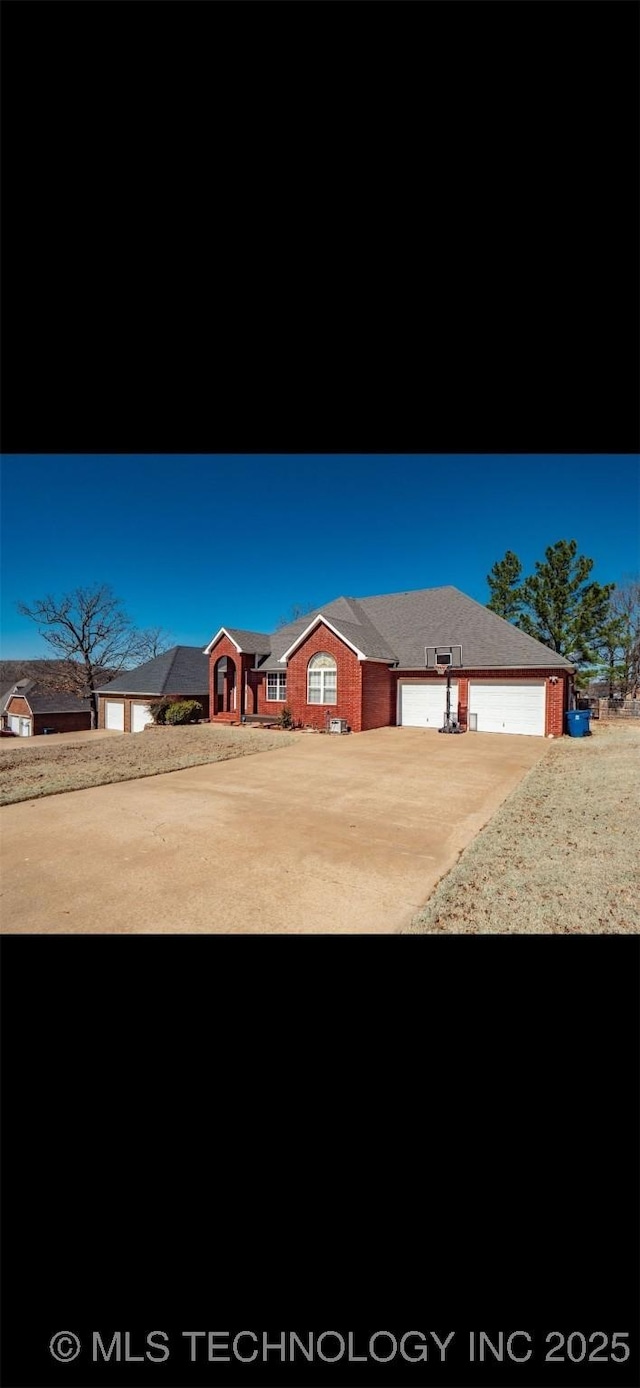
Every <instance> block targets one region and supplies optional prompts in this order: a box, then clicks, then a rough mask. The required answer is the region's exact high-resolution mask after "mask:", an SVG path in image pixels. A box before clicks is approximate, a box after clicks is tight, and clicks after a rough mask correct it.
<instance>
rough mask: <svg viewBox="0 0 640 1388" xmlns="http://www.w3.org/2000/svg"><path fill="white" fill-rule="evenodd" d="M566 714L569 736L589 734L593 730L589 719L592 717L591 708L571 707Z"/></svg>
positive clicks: (586, 735)
mask: <svg viewBox="0 0 640 1388" xmlns="http://www.w3.org/2000/svg"><path fill="white" fill-rule="evenodd" d="M564 716H565V722H566V728H567V732H568V734H569V737H588V736H589V734H590V732H591V729H590V727H589V720H590V718H591V709H590V708H571V709H569V712H568V713H565V715H564Z"/></svg>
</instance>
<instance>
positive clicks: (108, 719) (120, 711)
mask: <svg viewBox="0 0 640 1388" xmlns="http://www.w3.org/2000/svg"><path fill="white" fill-rule="evenodd" d="M104 726H105V728H111V730H112V732H115V733H123V732H124V704H123V703H120V702H118V703H116V701H115V699H106V700H105V710H104Z"/></svg>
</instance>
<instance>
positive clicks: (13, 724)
mask: <svg viewBox="0 0 640 1388" xmlns="http://www.w3.org/2000/svg"><path fill="white" fill-rule="evenodd" d="M9 727H10V728H11V731H12V733H19V732H20V719H19V718H17V717H16V715H15V713H10V714H9Z"/></svg>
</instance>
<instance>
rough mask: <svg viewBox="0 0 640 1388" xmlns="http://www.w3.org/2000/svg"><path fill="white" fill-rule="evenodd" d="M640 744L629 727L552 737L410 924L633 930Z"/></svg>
mask: <svg viewBox="0 0 640 1388" xmlns="http://www.w3.org/2000/svg"><path fill="white" fill-rule="evenodd" d="M639 752H640V728H634V727H631V726H629V725H627V726H618V727H615V726H611V725H606V724H603V725H602V726H600V725H599V724H598V723H596V724H595V726H594V731H593V736H592V737H590V738H569V737H565V738H563V739H562V740H559V741H558V742H555V743H553V744H552V746H551V747H550V749H549V753H548V755H547V756H546V757H545V758H544V759H543V761H541V762H539V763H538V765H537V766H534V767H533V769H532V770H531V771H530V772H529V773H528V775H527V776H526V777H525V778H524V780H523V781H521V783H520V785H519V786H518V787H517V788H516V790H515V791H514V792H513V794H512V795H510V796H509V798H508V799H507V800H506V801H505V802H504V804H503V805H501V807H500V809H499V810H498V811H497V812H496V814H495V815H494V816H493V819H492V820H491V821H490V822H489V824H488V825H487V826H486V828H485V829H484V830H483V831H482V832H481V833H480V834H479V835H478V837H477V838H476V839H474V841H473V843H471V844H470V845H469V847H468V848H466V849H465V850H464V852H463V853H462V854H461V856H460V858H459V859H458V862H457V864H456V866H455V867H454V868H453V869H452V871H451V872H450V873H448V874H447V876H446V877H444V878H443V879H442V881H441V882H440V883H439V884H438V886H437V887H436V889H435V891H434V893H433V895H432V896H431V897H430V898H429V901H428V902H427V905H426V906H425V907H424V908H423V910H422V911H421V912H420V913H419V915H418V916H416V917H415V919H414V921H413V923H412V926H411V927H410V930H411V931H412V932H415V931H417V932H420V933H427V934H436V933H445V932H446V933H455V934H471V935H476V934H505V935H516V934H521V933H529V934H552V935H573V934H581V935H583V934H596V935H600V934H605V935H609V934H634V935H635V934H640V907H639V902H640V890H639V888H640V874H639V870H638V863H639V862H640V852H639V850H640V833H639V820H640V816H639V814H638V810H639V808H640V803H639V802H640V797H639V795H638V783H639V778H638V767H639V766H640V757H639V755H638V754H639Z"/></svg>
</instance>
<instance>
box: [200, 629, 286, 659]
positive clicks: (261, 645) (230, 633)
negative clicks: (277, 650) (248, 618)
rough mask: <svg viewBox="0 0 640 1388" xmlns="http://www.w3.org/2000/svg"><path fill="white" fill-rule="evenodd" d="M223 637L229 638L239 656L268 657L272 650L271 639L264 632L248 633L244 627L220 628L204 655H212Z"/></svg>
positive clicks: (206, 647)
mask: <svg viewBox="0 0 640 1388" xmlns="http://www.w3.org/2000/svg"><path fill="white" fill-rule="evenodd" d="M221 636H227V637H228V638H229V640H230V641H231V643H232V645H234V646H235V648H236V650H237V652H238V654H239V655H243V654H247V655H268V654H269V652H270V650H271V637H270V636H268V635H267V634H266V632H264V631H246V630H245V629H244V628H243V627H220V630H219V631H217V632H216V634H215V636H212V637H211V640H210V642H209V645H208V646H205V649H204V654H205V655H210V654H211V652H212V650H213V648H214V646H215V645H216V644H217V642H218V641H219V640H220V637H221Z"/></svg>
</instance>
